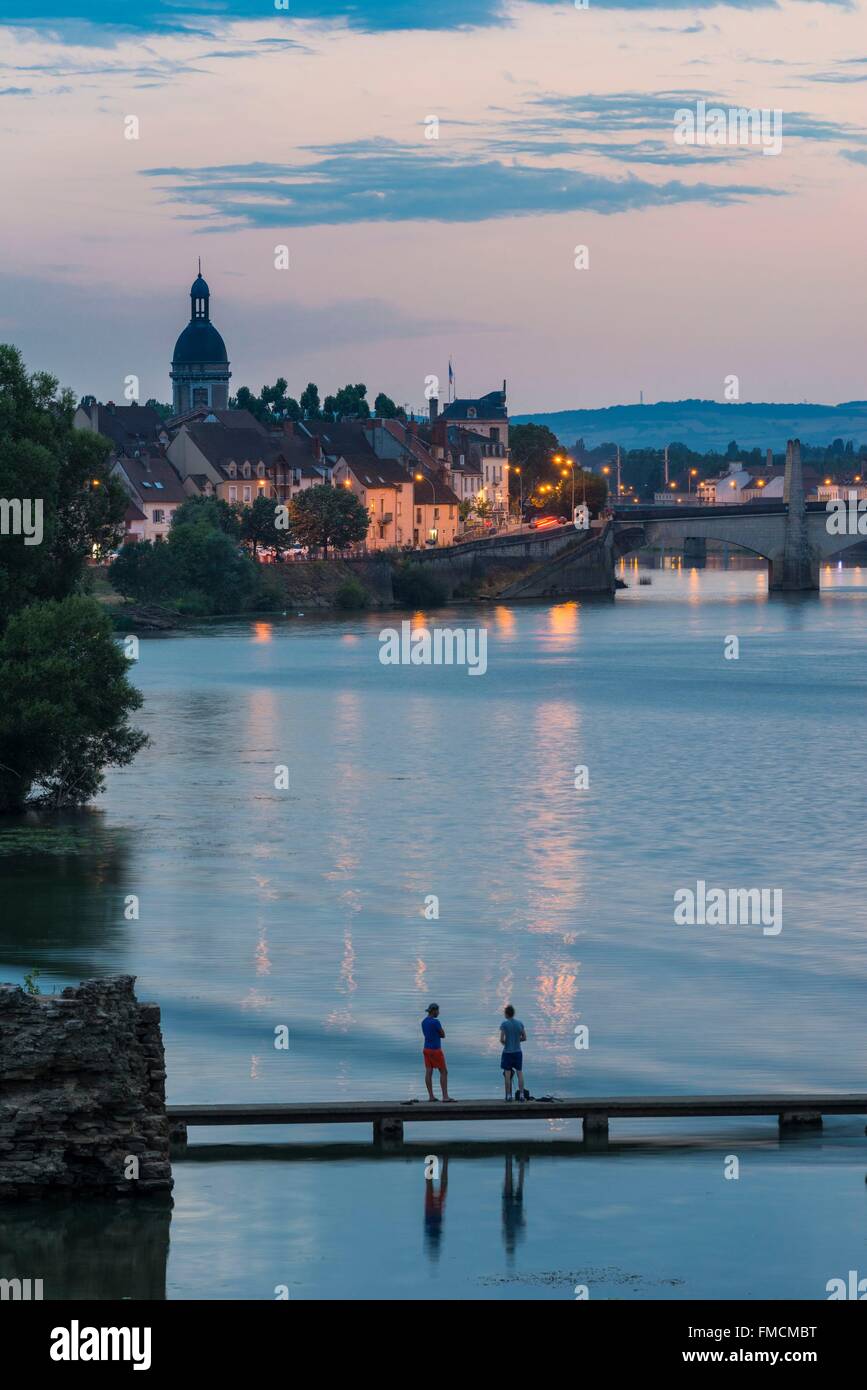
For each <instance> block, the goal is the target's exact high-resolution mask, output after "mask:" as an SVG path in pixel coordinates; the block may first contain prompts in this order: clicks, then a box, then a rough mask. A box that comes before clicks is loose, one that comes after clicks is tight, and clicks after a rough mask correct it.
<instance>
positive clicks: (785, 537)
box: [413, 439, 864, 599]
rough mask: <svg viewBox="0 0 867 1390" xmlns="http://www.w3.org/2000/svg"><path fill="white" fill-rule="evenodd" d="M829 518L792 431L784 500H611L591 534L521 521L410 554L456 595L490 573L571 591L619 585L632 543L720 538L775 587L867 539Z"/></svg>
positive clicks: (534, 591) (538, 594) (814, 580)
mask: <svg viewBox="0 0 867 1390" xmlns="http://www.w3.org/2000/svg"><path fill="white" fill-rule="evenodd" d="M827 522H828V512H827V508H826V506H825V504H824V503H823V502H807V501H806V500H805V496H804V480H803V469H802V464H801V445H800V441H799V440H797V439H790V440H789V441H788V443H787V446H786V472H785V479H784V491H783V500H782V501H771V502H749V503H743V504H741V505H737V506H719V507H717V506H707V505H699V504H697V503H696V504H695V505H693V506H690V505H689V504H687V505H684V504H683V503H678V504H677V505H674V504H673V505H672V506H670V507H666V506H663V507H658V506H654V507H651V506H644V507H642V506H636V505H634V504H633V505H632V506H626V505H620V506H619V505H617V504H615V505H614V507H613V516H612V518H611V520H610V521H609V523H608V525H607V526H605V527H604V528H603V529H602V530H596V529H594V531H593V532H592V533H591V534H590V535H588V534H587V533H580V534H579V533H577V532H576V531H575V529H574V528H573V527H572V526H556V527H555V526H552V527H549V528H547V529H545V530H541V531H526V530H524V529H520V530H514V531H507V532H502V533H500V534H498V535H495V536H490V537H479V538H478V539H475V540H471V541H466V542H464V543H462V544H458V545H453V546H448V547H443V548H441V549H431V550H428V551H426V552H423V553H420V554H417V555H414V556H413V562H414V563H421V564H424V565H425V566H426V567H427V568H430V569H432V570H433V571H434V572H435V573H436V574H437V576H438V577H439V578H440V579H441V580H442V582H443V583H444V584H445V586H446V588H447V591H448V593H449V596H450V597H452V596H466V593H467V589H466V586H467V585H472V584H478V583H484V584H485V585H486V589H487V592H488V594H489V596H491V597H493V596H497V597H499V598H503V599H517V598H568V597H571V596H572V595H575V594H587V593H607V594H613V593H614V591H615V588H616V582H615V565H616V562H617V560H618V559H619V558H620V557H621V556H623V555H626V554H628V553H629V552H630V551H635V550H642V549H645V548H647V547H659V548H662V549H676V550H680V549H683V548H684V546H685V544H686V543H687V542H689V541H698V542H701V543H703V542H706V541H719V542H722V543H724V544H727V545H733V546H737V547H739V548H740V549H742V550H747V551H750V552H752V554H754V555H759V556H761V557H762V558H763V559H765V560H767V562H768V587H769V589H770V591H771V592H772V593H773V592H795V593H797V592H804V591H809V590H816V589H818V588H819V574H820V570H821V566H822V564H823V563H824V562H826V561H827V560H829V559H830V558H831V557H832V556H834V555H838V554H839V553H840V552H841V551H844V550H849V549H850V548H851V547H852V546H853V545H857V544H859V542H860V543H863V541H864V537H863V536H858V535H855V536H852V535H832V534H831V533H830V532H829V531H828V526H827Z"/></svg>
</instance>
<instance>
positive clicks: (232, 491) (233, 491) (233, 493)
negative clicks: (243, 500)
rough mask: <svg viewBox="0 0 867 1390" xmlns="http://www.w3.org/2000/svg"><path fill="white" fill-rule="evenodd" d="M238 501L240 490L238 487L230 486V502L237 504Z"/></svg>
mask: <svg viewBox="0 0 867 1390" xmlns="http://www.w3.org/2000/svg"><path fill="white" fill-rule="evenodd" d="M237 500H238V489H237V488H236V487H232V486H231V484H230V486H229V501H230V502H237Z"/></svg>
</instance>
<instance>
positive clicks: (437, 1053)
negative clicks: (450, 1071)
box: [421, 1047, 446, 1071]
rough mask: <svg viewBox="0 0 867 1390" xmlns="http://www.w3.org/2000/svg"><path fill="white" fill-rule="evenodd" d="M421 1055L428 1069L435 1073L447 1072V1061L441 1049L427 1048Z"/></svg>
mask: <svg viewBox="0 0 867 1390" xmlns="http://www.w3.org/2000/svg"><path fill="white" fill-rule="evenodd" d="M421 1055H422V1057H424V1064H425V1066H426V1067H432V1068H433V1070H434V1071H445V1070H446V1059H445V1057H444V1055H443V1050H442V1048H441V1047H426V1048H425V1050H424V1052H423V1053H422V1054H421Z"/></svg>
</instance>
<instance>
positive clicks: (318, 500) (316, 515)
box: [289, 483, 370, 555]
mask: <svg viewBox="0 0 867 1390" xmlns="http://www.w3.org/2000/svg"><path fill="white" fill-rule="evenodd" d="M289 517H290V526H291V529H292V530H293V531H294V532H295V535H296V536H297V538H298V540H299V541H300V542H301V544H302V545H309V546H317V547H318V546H321V547H322V550H323V552H324V554H325V555H327V554H328V547H329V546H332V547H334V548H336V549H337V550H343V549H344V547H345V546H347V545H352V544H354V543H355V542H356V541H363V540H364V538H365V537H366V535H367V528H368V526H369V525H370V518H369V516H368V514H367V508H366V507H363V506H362V504H361V503H360V502H359V500H358V498H357V497H356V496H355V495H354V493H352V492H350V491H349V489H348V488H343V487H330V486H329V485H328V484H327V483H323V484H320V485H319V486H318V487H308V488H305V489H304V491H303V492H300V493H299V494H298V496H297V497H295V498H294V499H293V500H292V502H290V503H289Z"/></svg>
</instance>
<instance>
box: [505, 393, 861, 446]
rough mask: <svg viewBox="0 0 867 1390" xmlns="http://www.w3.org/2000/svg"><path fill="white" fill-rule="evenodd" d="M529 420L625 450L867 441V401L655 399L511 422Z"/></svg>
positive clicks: (566, 440) (570, 440)
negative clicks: (795, 402)
mask: <svg viewBox="0 0 867 1390" xmlns="http://www.w3.org/2000/svg"><path fill="white" fill-rule="evenodd" d="M529 421H532V422H533V424H536V425H547V426H548V428H549V429H550V430H553V432H554V434H556V436H557V438H558V439H559V440H560V442H561V443H562V444H565V445H568V446H569V447H571V446H572V445H573V444H574V443H575V441H576V440H577V439H583V440H584V443H585V444H586V445H587V447H588V449H589V448H593V447H595V446H596V445H597V444H605V443H614V444H620V445H621V446H622V447H623V448H626V449H640V448H648V449H661V448H663V447H664V446H665V445H666V444H674V443H679V444H686V445H687V447H688V448H690V449H695V450H696V451H697V452H700V453H706V452H708V451H709V450H716V451H717V452H719V453H724V452H725V449H726V446H727V444H728V443H729V441H730V440H732V439H736V440H737V442H738V444H739V445H740V447H741V448H742V449H754V448H760V449H767V448H771V449H773V450H774V451H775V452H776V453H780V452H782V450H783V449H784V448H785V446H786V440H787V439H800V440H801V442H802V443H803V444H820V445H827V444H831V443H833V441H834V440H835V439H843V440H847V439H851V440H853V441H854V444H855V447H856V449H857V447H858V445H859V444H861V443H867V401H845V402H844V403H843V404H842V405H807V404H803V405H773V404H760V403H753V402H738V403H735V402H731V403H729V402H721V401H698V400H695V401H657V402H656V403H655V404H654V405H610V406H606V407H605V408H604V409H602V410H555V411H548V412H542V413H539V414H533V415H513V416H512V417H511V423H512V424H513V425H518V424H525V423H527V422H529Z"/></svg>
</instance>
